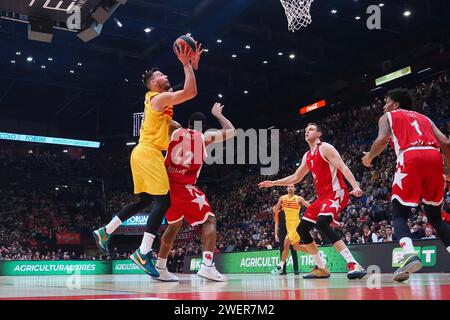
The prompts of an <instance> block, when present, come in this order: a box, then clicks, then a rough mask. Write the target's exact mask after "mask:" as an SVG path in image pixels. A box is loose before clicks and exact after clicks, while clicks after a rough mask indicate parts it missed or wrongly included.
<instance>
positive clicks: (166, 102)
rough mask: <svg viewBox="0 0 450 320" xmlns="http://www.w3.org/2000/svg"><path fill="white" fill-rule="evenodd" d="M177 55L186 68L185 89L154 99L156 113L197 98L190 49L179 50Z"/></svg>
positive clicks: (153, 106)
mask: <svg viewBox="0 0 450 320" xmlns="http://www.w3.org/2000/svg"><path fill="white" fill-rule="evenodd" d="M176 53H177V57H178V59H179V60H180V61H181V63H182V64H183V68H184V76H185V81H184V87H183V89H181V90H178V91H175V92H163V93H161V94H159V95H157V96H155V97H153V99H152V108H153V109H154V110H156V111H162V110H164V108H166V107H167V106H176V105H179V104H181V103H183V102H186V101H188V100H191V99H193V98H194V97H195V96H197V82H196V80H195V74H194V70H193V69H192V66H191V62H190V59H191V58H190V56H189V52H188V48H187V47H183V48H182V49H178V48H177V49H176Z"/></svg>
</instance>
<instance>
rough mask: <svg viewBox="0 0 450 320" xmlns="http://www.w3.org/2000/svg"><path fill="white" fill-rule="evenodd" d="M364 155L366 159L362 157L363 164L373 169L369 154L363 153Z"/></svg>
mask: <svg viewBox="0 0 450 320" xmlns="http://www.w3.org/2000/svg"><path fill="white" fill-rule="evenodd" d="M363 153H364V157H362V159H361V160H362V163H363V165H364V166H365V167H367V168H372V160H371V159H370V158H369V153H368V152H363Z"/></svg>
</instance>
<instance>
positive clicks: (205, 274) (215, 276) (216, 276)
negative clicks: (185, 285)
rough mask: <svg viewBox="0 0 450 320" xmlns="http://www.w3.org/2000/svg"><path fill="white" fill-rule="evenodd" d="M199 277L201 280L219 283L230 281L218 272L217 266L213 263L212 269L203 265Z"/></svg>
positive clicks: (198, 273)
mask: <svg viewBox="0 0 450 320" xmlns="http://www.w3.org/2000/svg"><path fill="white" fill-rule="evenodd" d="M197 275H198V276H199V277H200V278H205V279H208V280H212V281H217V282H225V281H228V279H227V277H225V276H224V275H223V274H221V273H220V272H219V271H217V269H216V266H215V264H214V263H213V264H212V266H211V267H208V266H206V265H205V264H203V263H202V265H201V267H200V270H198V272H197Z"/></svg>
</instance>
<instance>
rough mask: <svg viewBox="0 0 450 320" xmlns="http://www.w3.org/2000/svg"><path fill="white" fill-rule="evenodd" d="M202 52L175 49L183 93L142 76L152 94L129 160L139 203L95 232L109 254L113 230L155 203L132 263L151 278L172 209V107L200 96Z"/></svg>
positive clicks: (155, 74)
mask: <svg viewBox="0 0 450 320" xmlns="http://www.w3.org/2000/svg"><path fill="white" fill-rule="evenodd" d="M202 51H203V50H201V45H200V46H198V48H197V50H196V51H195V52H194V54H193V55H191V54H190V52H189V50H188V48H187V47H184V48H182V49H177V50H176V55H177V57H178V59H179V60H180V62H181V63H182V64H183V68H184V74H185V83H184V88H183V89H182V90H179V91H176V92H171V85H170V82H169V79H168V77H167V76H166V75H165V74H163V73H162V72H161V71H159V70H158V69H156V68H153V69H152V70H150V71H148V72H146V73H145V74H144V75H143V82H144V85H145V86H146V87H147V88H148V90H149V92H148V93H147V94H146V95H145V110H144V119H143V120H142V126H141V130H140V138H139V143H138V145H137V146H136V147H135V148H134V149H133V152H132V153H131V161H130V162H131V172H132V175H133V183H134V193H135V194H137V195H138V197H139V201H138V202H136V203H133V204H130V205H128V206H126V207H124V208H123V209H122V210H121V211H120V212H119V213H118V214H117V216H116V217H114V218H113V219H112V220H111V222H110V223H109V224H108V225H107V226H105V227H103V228H100V229H98V230H95V231H94V232H93V236H94V238H95V240H96V242H97V246H98V247H99V249H100V250H101V251H103V252H104V253H107V252H108V242H109V239H110V237H111V234H112V233H113V232H114V230H116V229H117V228H118V227H119V226H120V225H121V224H122V222H124V221H126V220H128V219H129V218H130V217H132V216H133V215H134V214H136V213H138V212H140V211H142V210H144V209H146V208H147V207H149V206H150V204H152V202H153V205H152V208H151V211H150V214H149V217H148V220H147V226H146V231H145V233H144V236H143V239H142V243H141V246H140V247H139V248H138V249H137V250H136V251H135V252H134V253H133V254H132V256H131V260H132V261H133V262H134V263H135V264H136V265H137V266H139V267H140V268H141V269H142V270H143V271H145V272H146V273H147V274H149V275H151V276H156V277H157V276H159V272H158V271H157V269H156V268H155V266H154V260H156V257H154V255H153V254H152V245H153V240H154V238H155V235H156V233H157V232H158V229H159V227H160V226H161V223H162V220H163V218H164V215H165V214H166V211H167V209H168V208H169V207H170V193H169V178H168V177H167V172H166V168H165V166H164V156H163V152H165V151H167V148H168V147H169V127H170V125H171V122H172V117H173V106H176V105H179V104H181V103H183V102H186V101H188V100H191V99H193V98H194V97H195V96H196V95H197V85H196V80H195V75H194V70H193V67H194V68H195V69H197V67H198V63H199V60H200V56H201V54H202ZM191 63H192V66H191Z"/></svg>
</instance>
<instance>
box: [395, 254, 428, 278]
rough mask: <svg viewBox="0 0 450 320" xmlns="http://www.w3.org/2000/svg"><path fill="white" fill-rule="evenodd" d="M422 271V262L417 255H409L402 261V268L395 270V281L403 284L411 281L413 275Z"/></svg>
mask: <svg viewBox="0 0 450 320" xmlns="http://www.w3.org/2000/svg"><path fill="white" fill-rule="evenodd" d="M420 269H422V260H420V258H419V256H418V255H417V253H407V254H405V255H404V257H403V259H402V260H401V261H400V267H399V268H398V269H397V270H395V272H394V276H393V280H394V281H398V282H402V281H406V280H408V279H409V275H410V274H411V273H414V272H417V271H419V270H420Z"/></svg>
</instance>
